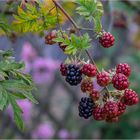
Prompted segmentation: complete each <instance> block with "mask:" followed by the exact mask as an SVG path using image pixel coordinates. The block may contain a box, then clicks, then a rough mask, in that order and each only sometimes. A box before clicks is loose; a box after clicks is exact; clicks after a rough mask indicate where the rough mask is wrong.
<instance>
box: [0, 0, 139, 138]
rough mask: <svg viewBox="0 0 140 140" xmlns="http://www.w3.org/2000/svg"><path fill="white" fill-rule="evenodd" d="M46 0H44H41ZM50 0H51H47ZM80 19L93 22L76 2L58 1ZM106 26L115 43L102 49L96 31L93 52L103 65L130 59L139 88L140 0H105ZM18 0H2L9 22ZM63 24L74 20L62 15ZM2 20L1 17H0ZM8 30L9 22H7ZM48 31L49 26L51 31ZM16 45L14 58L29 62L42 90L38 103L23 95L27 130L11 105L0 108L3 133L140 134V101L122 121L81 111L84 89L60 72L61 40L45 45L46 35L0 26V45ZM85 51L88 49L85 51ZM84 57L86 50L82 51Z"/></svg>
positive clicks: (4, 47) (6, 135) (29, 135)
mask: <svg viewBox="0 0 140 140" xmlns="http://www.w3.org/2000/svg"><path fill="white" fill-rule="evenodd" d="M27 1H28V2H32V0H30V1H29V0H27ZM41 1H43V0H41ZM45 2H46V4H50V5H51V4H52V3H51V0H45ZM60 3H61V4H62V5H63V7H64V8H65V9H66V11H67V12H68V13H69V14H70V15H71V16H72V17H73V19H74V20H75V21H76V23H77V24H78V25H81V26H82V27H87V28H92V25H91V24H90V23H89V22H87V21H84V19H83V18H82V17H80V16H79V15H78V14H76V12H75V7H76V4H74V3H72V2H71V1H69V2H67V1H65V2H64V1H60ZM102 3H103V6H104V11H105V13H104V16H103V18H102V24H103V28H104V30H105V31H109V32H111V33H112V34H113V35H114V36H115V38H116V42H115V45H114V47H112V48H110V49H104V48H102V47H100V46H99V44H98V42H97V41H96V39H94V34H93V33H92V32H91V31H89V32H88V31H82V32H83V33H84V32H88V33H89V35H90V36H91V37H93V42H92V45H93V47H92V49H91V50H90V52H91V55H92V56H93V57H94V58H95V61H96V62H97V65H98V66H99V68H100V69H102V68H104V69H108V68H112V67H115V65H116V64H118V63H120V62H127V63H128V64H130V65H131V67H132V75H131V77H130V79H131V80H130V81H131V87H132V88H133V89H135V90H136V91H137V92H138V93H140V86H139V82H140V74H139V71H140V65H139V61H140V2H139V1H133V0H117V1H112V0H102ZM20 4H21V1H20V0H5V1H4V0H3V1H0V19H1V20H0V21H1V22H6V23H7V24H9V25H10V24H11V20H12V19H13V17H12V15H13V14H16V13H17V8H18V5H20ZM62 21H63V24H62V28H63V29H65V30H68V29H69V28H70V27H72V25H71V24H70V23H69V21H67V19H66V17H64V15H63V16H62ZM0 24H1V23H0ZM7 30H8V28H7ZM47 32H48V31H46V34H47ZM8 48H13V49H14V51H15V57H16V60H17V61H19V60H23V61H24V62H25V64H26V68H25V70H24V72H26V73H29V74H31V75H32V77H33V80H34V82H35V83H36V86H37V88H38V91H37V92H36V93H34V95H35V96H36V99H38V101H39V105H33V104H32V103H31V102H29V101H28V100H24V101H20V100H19V102H18V103H19V105H20V106H21V108H22V109H23V119H24V121H25V127H26V129H25V132H20V131H19V130H18V129H17V127H16V125H15V124H14V122H13V120H12V118H13V115H12V111H11V108H10V107H9V108H8V109H7V111H6V112H0V138H1V139H4V138H5V139H7V138H10V139H14V138H44V139H47V138H60V139H67V138H73V139H75V138H81V139H82V138H83V139H84V138H86V139H117V138H118V139H132V138H134V139H140V105H139V104H138V105H137V106H133V107H131V108H130V109H128V110H127V112H126V114H124V115H123V116H122V117H121V119H120V121H119V122H118V123H114V124H107V123H105V122H97V121H94V120H93V119H91V120H83V119H81V118H80V117H79V116H78V109H77V105H78V102H79V99H80V97H81V96H83V95H82V93H81V92H80V88H71V87H70V86H69V85H67V84H66V83H65V81H64V79H63V78H62V77H61V76H60V74H59V65H60V63H61V62H62V61H64V59H65V58H66V56H65V55H64V54H63V52H62V51H61V50H60V49H59V47H58V45H57V44H55V45H53V46H49V45H45V43H44V36H39V35H37V34H33V33H25V34H22V35H21V34H17V33H15V32H13V31H9V33H8V36H5V33H4V32H3V31H2V30H1V31H0V49H2V50H7V49H8ZM83 56H84V54H83ZM84 57H85V58H86V56H84Z"/></svg>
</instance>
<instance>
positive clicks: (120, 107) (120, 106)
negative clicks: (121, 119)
mask: <svg viewBox="0 0 140 140" xmlns="http://www.w3.org/2000/svg"><path fill="white" fill-rule="evenodd" d="M117 104H118V114H117V116H120V115H122V114H123V113H124V112H125V110H126V105H125V104H124V103H123V102H118V103H117Z"/></svg>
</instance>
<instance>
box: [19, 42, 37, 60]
mask: <svg viewBox="0 0 140 140" xmlns="http://www.w3.org/2000/svg"><path fill="white" fill-rule="evenodd" d="M36 57H37V53H36V50H35V49H34V48H33V47H32V46H31V44H30V43H29V42H25V43H24V45H23V48H22V52H21V59H22V60H23V61H26V62H32V61H33V60H34V59H35V58H36Z"/></svg>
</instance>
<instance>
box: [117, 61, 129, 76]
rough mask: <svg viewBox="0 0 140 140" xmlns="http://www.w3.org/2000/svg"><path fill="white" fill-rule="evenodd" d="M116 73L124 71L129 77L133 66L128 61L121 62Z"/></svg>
mask: <svg viewBox="0 0 140 140" xmlns="http://www.w3.org/2000/svg"><path fill="white" fill-rule="evenodd" d="M116 73H122V74H124V75H125V76H127V77H128V76H129V75H130V73H131V68H130V66H129V65H128V64H127V63H123V64H122V63H120V64H119V65H117V68H116Z"/></svg>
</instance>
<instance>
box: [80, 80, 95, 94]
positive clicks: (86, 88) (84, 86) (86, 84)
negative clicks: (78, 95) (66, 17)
mask: <svg viewBox="0 0 140 140" xmlns="http://www.w3.org/2000/svg"><path fill="white" fill-rule="evenodd" d="M92 89H93V82H92V81H91V80H89V79H84V80H83V81H82V83H81V90H82V92H91V91H92Z"/></svg>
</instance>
